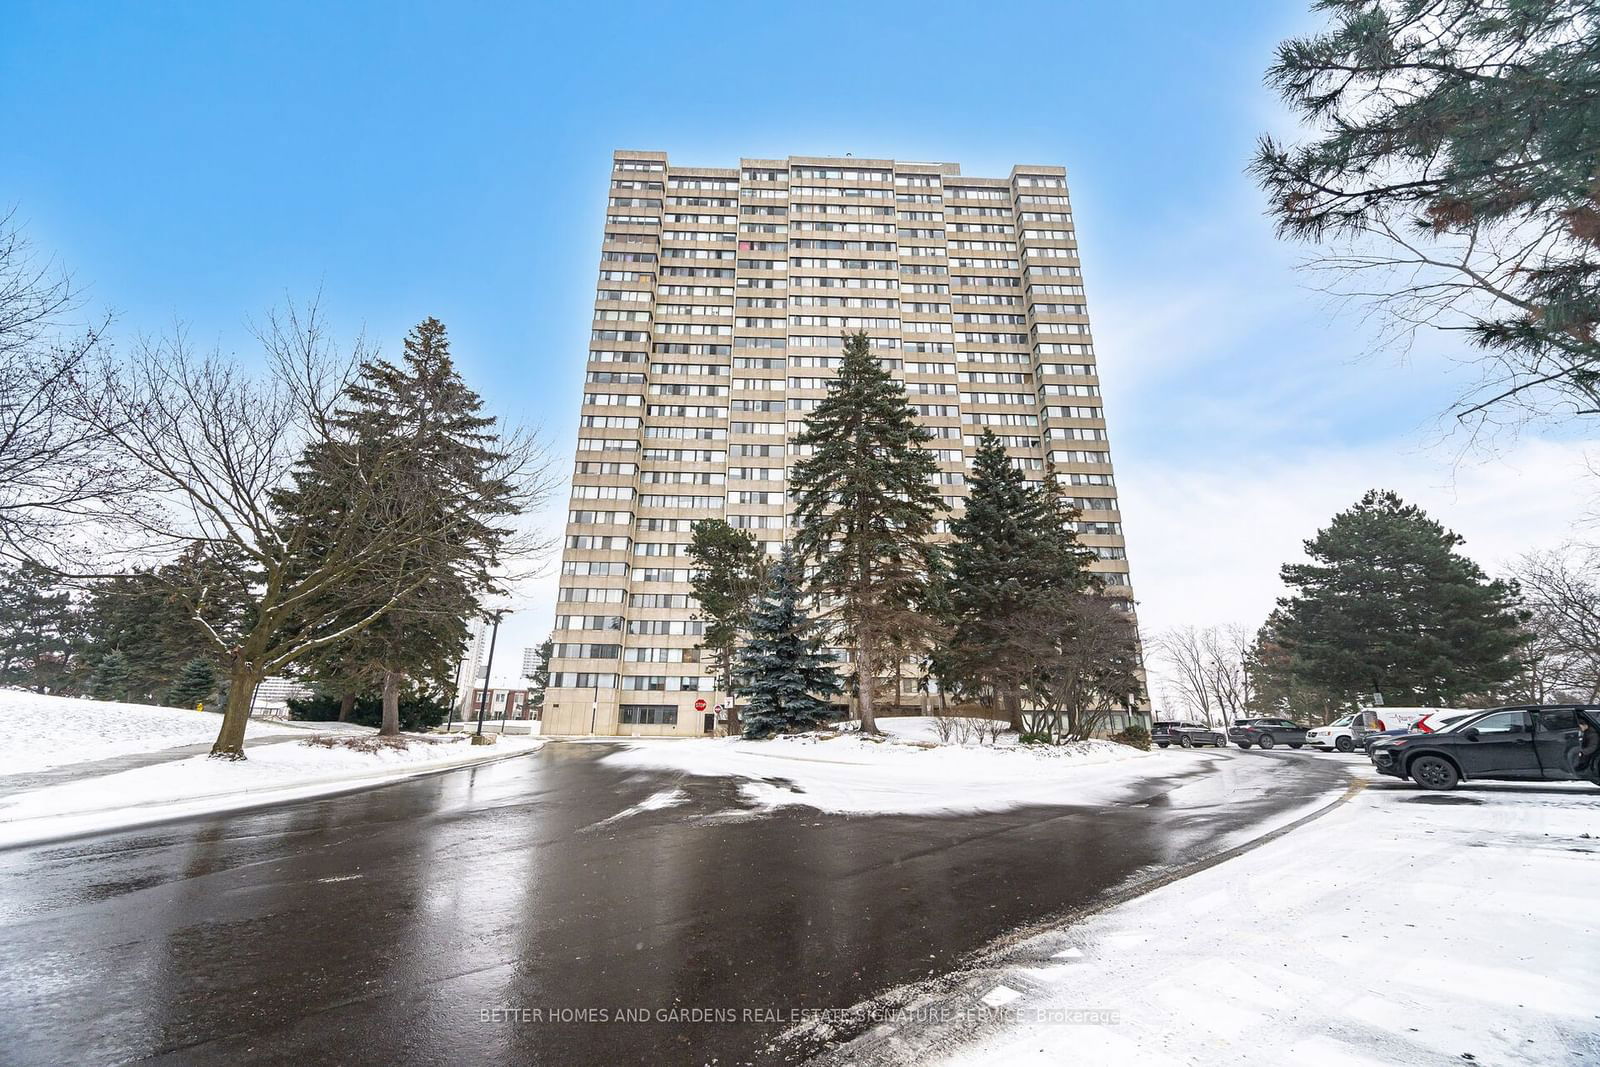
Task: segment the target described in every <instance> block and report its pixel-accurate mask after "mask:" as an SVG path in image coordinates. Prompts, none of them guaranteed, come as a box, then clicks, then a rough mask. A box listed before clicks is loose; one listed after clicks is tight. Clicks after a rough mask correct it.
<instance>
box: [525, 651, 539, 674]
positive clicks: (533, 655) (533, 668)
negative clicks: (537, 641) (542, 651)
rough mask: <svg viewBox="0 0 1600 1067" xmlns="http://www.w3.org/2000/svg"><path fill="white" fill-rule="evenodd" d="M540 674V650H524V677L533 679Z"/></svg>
mask: <svg viewBox="0 0 1600 1067" xmlns="http://www.w3.org/2000/svg"><path fill="white" fill-rule="evenodd" d="M538 672H539V648H538V646H537V645H536V646H534V647H533V648H525V649H523V650H522V677H524V678H532V677H533V676H534V675H535V674H537V673H538Z"/></svg>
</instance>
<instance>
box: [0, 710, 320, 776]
mask: <svg viewBox="0 0 1600 1067" xmlns="http://www.w3.org/2000/svg"><path fill="white" fill-rule="evenodd" d="M221 726H222V717H221V716H220V715H214V714H211V713H209V712H203V711H194V710H193V709H188V710H185V709H183V708H165V707H160V706H158V705H155V704H123V703H119V702H117V701H112V700H83V699H79V698H77V697H57V696H40V695H39V694H36V693H24V692H18V691H17V690H14V689H0V775H7V774H25V773H29V772H33V771H43V770H49V769H50V768H52V767H63V766H66V765H67V764H69V763H84V762H88V761H92V760H102V759H110V758H112V757H114V756H128V755H133V754H134V753H140V752H154V751H157V750H159V749H163V748H179V747H181V746H183V745H199V744H207V743H209V742H212V741H215V740H216V739H217V730H218V729H220V728H221ZM290 732H293V728H292V727H287V726H278V725H276V724H274V723H265V722H251V723H250V726H249V729H248V731H247V732H246V735H245V736H246V739H247V740H248V738H251V737H266V736H269V735H273V734H280V735H281V734H284V733H290Z"/></svg>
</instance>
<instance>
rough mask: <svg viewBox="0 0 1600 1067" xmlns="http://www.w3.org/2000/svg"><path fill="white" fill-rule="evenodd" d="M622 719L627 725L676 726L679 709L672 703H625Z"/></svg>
mask: <svg viewBox="0 0 1600 1067" xmlns="http://www.w3.org/2000/svg"><path fill="white" fill-rule="evenodd" d="M621 721H622V723H623V724H624V725H626V726H676V725H678V709H677V708H675V707H673V706H672V705H670V704H624V705H622V719H621Z"/></svg>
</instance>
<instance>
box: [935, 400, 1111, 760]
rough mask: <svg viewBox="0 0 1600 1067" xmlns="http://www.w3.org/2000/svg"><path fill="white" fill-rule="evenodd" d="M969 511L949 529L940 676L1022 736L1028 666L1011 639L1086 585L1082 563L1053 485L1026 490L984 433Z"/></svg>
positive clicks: (1083, 555)
mask: <svg viewBox="0 0 1600 1067" xmlns="http://www.w3.org/2000/svg"><path fill="white" fill-rule="evenodd" d="M967 486H968V488H967V506H966V509H965V510H964V511H963V512H962V514H960V515H959V516H957V517H956V518H954V519H952V520H951V523H950V532H951V533H952V534H953V535H954V540H953V541H952V543H951V544H950V545H949V546H948V547H947V548H946V555H947V558H948V560H949V566H950V576H949V591H948V595H947V599H948V604H949V610H950V613H951V618H950V623H951V627H952V629H951V634H950V637H949V641H948V644H947V647H946V649H945V652H946V654H947V656H948V660H949V665H948V667H947V670H948V671H949V672H950V673H952V674H953V675H955V677H957V678H958V679H960V680H961V681H962V682H964V683H965V687H966V688H968V689H970V690H973V691H975V692H976V693H977V694H978V695H980V697H987V698H988V699H992V700H994V701H995V702H997V703H1000V704H1001V705H1002V706H1003V707H1004V708H1005V710H1006V714H1007V718H1008V719H1010V720H1011V724H1012V726H1013V727H1015V728H1017V729H1021V727H1022V722H1021V706H1020V701H1021V696H1020V693H1021V687H1022V679H1023V678H1024V676H1025V675H1026V674H1027V673H1028V671H1029V670H1030V669H1032V666H1033V660H1032V654H1031V652H1030V650H1029V649H1027V648H1025V647H1021V646H1019V644H1018V642H1017V640H1016V638H1017V635H1018V634H1020V633H1023V632H1025V624H1026V620H1027V619H1028V618H1029V616H1030V615H1031V614H1033V613H1034V612H1035V611H1036V610H1037V607H1038V605H1039V604H1040V603H1041V601H1042V599H1044V598H1052V597H1059V596H1062V595H1064V594H1066V593H1071V592H1078V591H1080V590H1082V589H1083V588H1085V587H1086V586H1087V585H1088V584H1089V582H1090V578H1089V574H1088V571H1087V570H1086V568H1087V566H1088V562H1089V559H1090V558H1091V557H1090V556H1089V554H1088V553H1087V552H1086V551H1085V550H1084V549H1083V548H1081V547H1080V546H1079V545H1078V543H1077V536H1076V534H1075V533H1074V532H1073V530H1072V527H1071V520H1072V515H1071V514H1070V513H1069V512H1070V509H1068V508H1067V507H1066V506H1065V503H1064V498H1063V497H1062V496H1061V495H1060V494H1059V492H1057V491H1056V490H1055V487H1054V483H1053V481H1052V482H1051V483H1050V484H1049V485H1047V486H1043V487H1037V488H1034V487H1030V486H1029V485H1028V483H1027V481H1026V479H1024V478H1023V476H1022V472H1021V471H1020V470H1019V469H1018V468H1017V467H1016V466H1015V465H1014V464H1012V462H1011V460H1010V458H1009V457H1008V456H1007V455H1006V451H1005V448H1004V446H1002V445H1001V443H1000V439H999V438H998V437H996V436H995V435H994V433H993V432H991V431H988V430H986V431H984V434H983V437H982V438H980V439H979V441H978V447H977V450H976V452H975V454H974V456H973V460H972V473H971V474H970V476H969V477H968V481H967Z"/></svg>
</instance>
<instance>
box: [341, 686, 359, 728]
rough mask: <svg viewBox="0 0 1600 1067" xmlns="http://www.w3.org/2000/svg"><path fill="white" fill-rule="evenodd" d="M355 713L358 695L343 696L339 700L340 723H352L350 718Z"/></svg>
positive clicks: (347, 694) (348, 694)
mask: <svg viewBox="0 0 1600 1067" xmlns="http://www.w3.org/2000/svg"><path fill="white" fill-rule="evenodd" d="M355 712H356V695H355V693H353V692H350V693H346V694H344V695H343V696H341V697H340V698H339V721H340V722H349V721H350V716H352V715H354V714H355Z"/></svg>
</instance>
